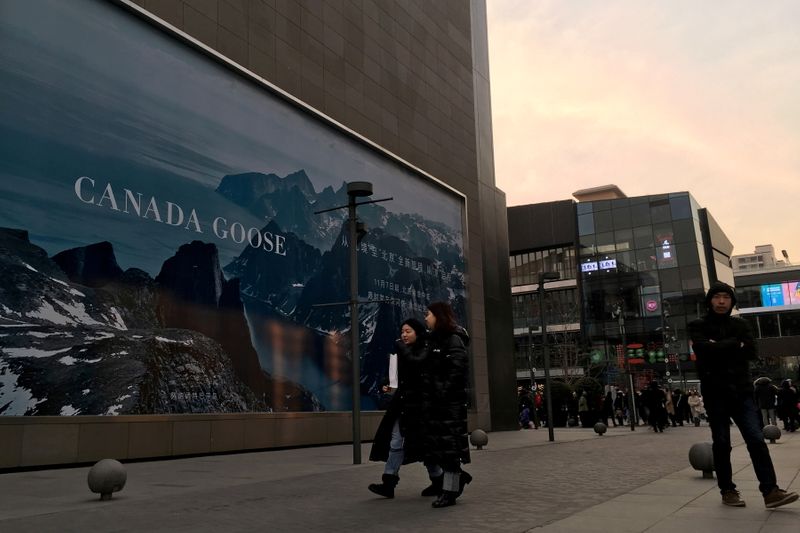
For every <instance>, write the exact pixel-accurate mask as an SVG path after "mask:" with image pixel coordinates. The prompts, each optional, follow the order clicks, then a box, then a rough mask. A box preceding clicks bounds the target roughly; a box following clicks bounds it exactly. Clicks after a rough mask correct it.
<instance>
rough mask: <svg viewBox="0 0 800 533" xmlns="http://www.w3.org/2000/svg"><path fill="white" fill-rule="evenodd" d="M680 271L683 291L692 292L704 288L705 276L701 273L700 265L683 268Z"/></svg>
mask: <svg viewBox="0 0 800 533" xmlns="http://www.w3.org/2000/svg"><path fill="white" fill-rule="evenodd" d="M680 271H681V287H682V288H683V290H686V291H690V290H694V289H702V288H703V275H702V274H701V273H700V265H697V266H681V267H680Z"/></svg>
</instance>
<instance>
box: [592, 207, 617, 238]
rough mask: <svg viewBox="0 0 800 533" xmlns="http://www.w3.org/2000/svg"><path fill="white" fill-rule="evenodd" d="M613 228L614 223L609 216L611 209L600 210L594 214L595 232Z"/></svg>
mask: <svg viewBox="0 0 800 533" xmlns="http://www.w3.org/2000/svg"><path fill="white" fill-rule="evenodd" d="M613 229H614V224H613V220H612V218H611V211H601V212H599V213H595V214H594V231H595V233H601V232H604V231H611V230H613Z"/></svg>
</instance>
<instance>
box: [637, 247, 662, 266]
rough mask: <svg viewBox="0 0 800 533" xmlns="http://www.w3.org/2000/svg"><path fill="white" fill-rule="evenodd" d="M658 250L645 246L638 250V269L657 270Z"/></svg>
mask: <svg viewBox="0 0 800 533" xmlns="http://www.w3.org/2000/svg"><path fill="white" fill-rule="evenodd" d="M656 266H657V265H656V252H655V250H653V249H652V248H644V249H642V250H636V270H638V271H640V272H641V271H644V270H655V269H656Z"/></svg>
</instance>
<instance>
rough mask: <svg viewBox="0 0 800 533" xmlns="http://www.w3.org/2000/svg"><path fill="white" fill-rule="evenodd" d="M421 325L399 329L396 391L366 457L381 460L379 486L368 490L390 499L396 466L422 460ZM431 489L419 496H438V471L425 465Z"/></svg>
mask: <svg viewBox="0 0 800 533" xmlns="http://www.w3.org/2000/svg"><path fill="white" fill-rule="evenodd" d="M426 338H427V333H426V331H425V326H424V325H423V324H422V322H420V321H419V320H417V319H415V318H409V319H407V320H405V321H404V322H403V324H402V326H401V328H400V339H398V340H397V341H396V348H397V390H396V391H395V393H394V395H393V397H392V399H391V400H390V401H389V405H388V407H387V408H386V414H385V415H383V419H382V420H381V423H380V425H379V426H378V430H377V432H376V433H375V440H374V441H373V443H372V450H371V451H370V454H369V458H370V460H371V461H385V462H386V466H385V467H384V469H383V476H382V478H381V481H382V483H373V484H371V485H370V486H369V487H368V488H369V490H371V491H372V492H374V493H375V494H379V495H381V496H384V497H386V498H394V488H395V487H396V486H397V483H398V482H399V481H400V476H399V475H398V473H399V471H400V466H401V465H403V464H408V463H411V462H416V461H421V460H423V458H424V447H425V432H426V419H427V416H428V415H427V412H426V411H427V408H428V404H429V403H430V391H431V390H432V388H433V385H432V383H431V372H432V368H431V359H430V358H429V352H428V349H427V346H426ZM426 467H427V468H428V475H429V476H430V478H431V486H430V487H428V488H426V489H425V490H423V491H422V495H423V496H438V495H439V493H440V492H441V490H442V478H443V474H442V469H441V468H440V467H439V466H438V465H436V464H435V463H430V464H426Z"/></svg>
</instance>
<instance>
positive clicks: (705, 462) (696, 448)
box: [689, 442, 714, 479]
mask: <svg viewBox="0 0 800 533" xmlns="http://www.w3.org/2000/svg"><path fill="white" fill-rule="evenodd" d="M689 464H690V465H692V468H694V469H695V470H701V471H702V472H703V479H714V474H713V470H714V453H713V451H712V450H711V443H710V442H698V443H697V444H692V447H691V448H689Z"/></svg>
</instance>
